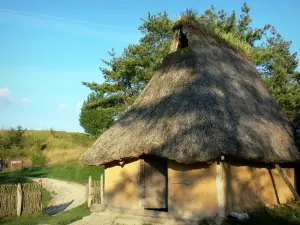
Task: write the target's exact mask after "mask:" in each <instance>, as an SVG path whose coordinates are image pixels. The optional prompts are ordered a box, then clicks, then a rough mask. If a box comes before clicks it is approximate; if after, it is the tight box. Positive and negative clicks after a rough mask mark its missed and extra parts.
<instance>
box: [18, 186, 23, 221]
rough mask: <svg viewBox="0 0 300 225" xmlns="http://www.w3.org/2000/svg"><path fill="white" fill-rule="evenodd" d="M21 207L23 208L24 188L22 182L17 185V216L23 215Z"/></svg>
mask: <svg viewBox="0 0 300 225" xmlns="http://www.w3.org/2000/svg"><path fill="white" fill-rule="evenodd" d="M21 209H22V188H21V184H20V183H18V185H17V216H18V217H19V216H21Z"/></svg>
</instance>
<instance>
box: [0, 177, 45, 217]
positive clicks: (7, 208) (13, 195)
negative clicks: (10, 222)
mask: <svg viewBox="0 0 300 225" xmlns="http://www.w3.org/2000/svg"><path fill="white" fill-rule="evenodd" d="M41 212H42V183H41V182H39V183H24V184H3V185H0V217H5V216H21V215H30V214H35V213H41Z"/></svg>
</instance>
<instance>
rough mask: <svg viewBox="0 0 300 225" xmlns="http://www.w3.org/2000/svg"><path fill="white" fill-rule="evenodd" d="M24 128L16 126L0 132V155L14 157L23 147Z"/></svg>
mask: <svg viewBox="0 0 300 225" xmlns="http://www.w3.org/2000/svg"><path fill="white" fill-rule="evenodd" d="M25 131H26V129H24V130H23V129H22V126H18V127H17V129H14V128H11V129H10V130H9V131H7V132H3V133H1V134H0V157H1V158H6V157H10V156H11V157H14V156H15V155H18V152H20V150H21V149H22V148H23V147H24V133H25Z"/></svg>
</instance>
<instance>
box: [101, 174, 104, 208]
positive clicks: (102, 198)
mask: <svg viewBox="0 0 300 225" xmlns="http://www.w3.org/2000/svg"><path fill="white" fill-rule="evenodd" d="M103 181H104V180H103V173H102V174H101V176H100V198H101V203H104V193H103V192H104V188H103V186H104V185H103Z"/></svg>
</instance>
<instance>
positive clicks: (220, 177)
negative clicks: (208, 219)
mask: <svg viewBox="0 0 300 225" xmlns="http://www.w3.org/2000/svg"><path fill="white" fill-rule="evenodd" d="M216 167H217V174H216V185H217V200H218V210H217V216H219V217H225V171H224V165H223V163H222V161H218V162H217V165H216Z"/></svg>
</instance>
